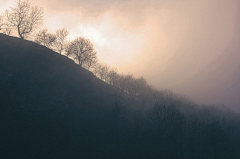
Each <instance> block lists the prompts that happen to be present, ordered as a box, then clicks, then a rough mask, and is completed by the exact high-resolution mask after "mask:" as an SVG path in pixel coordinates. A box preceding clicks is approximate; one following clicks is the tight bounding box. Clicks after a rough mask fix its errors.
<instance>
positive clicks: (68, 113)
mask: <svg viewBox="0 0 240 159" xmlns="http://www.w3.org/2000/svg"><path fill="white" fill-rule="evenodd" d="M0 48H1V49H0V88H1V89H0V99H1V101H0V105H1V111H0V113H1V119H0V120H1V121H2V123H1V124H4V126H3V128H4V130H2V131H1V137H3V136H5V135H8V137H6V138H5V137H4V139H3V140H1V142H2V143H1V145H3V149H2V150H0V152H1V153H4V154H9V155H10V157H11V156H19V154H21V155H22V156H24V154H29V153H30V154H34V156H32V157H29V158H38V157H39V158H42V157H40V156H41V153H43V152H44V153H46V151H45V150H48V148H46V146H47V145H48V146H50V147H52V146H51V144H53V145H54V146H58V142H63V141H65V140H67V141H68V140H72V139H71V136H74V135H72V133H74V132H75V131H76V132H77V131H81V132H84V131H87V130H86V127H88V126H89V125H91V124H95V125H97V124H96V123H98V122H99V120H98V119H99V118H101V117H102V116H107V115H108V112H109V110H110V109H112V105H113V104H114V102H115V99H116V97H118V96H124V94H123V93H122V91H120V90H119V89H117V88H115V87H112V86H110V85H108V84H106V83H105V82H103V81H101V80H100V79H98V78H97V77H95V76H94V75H93V74H92V73H91V72H89V71H88V70H85V69H84V68H82V67H80V66H78V65H77V64H75V63H74V61H73V60H71V59H69V58H67V57H65V56H61V55H59V54H58V53H56V52H54V51H52V50H50V49H48V48H46V47H44V46H40V45H38V44H35V43H33V42H30V41H26V40H22V39H19V38H15V37H10V36H6V35H3V34H0ZM81 123H82V124H83V125H81ZM5 124H7V125H8V126H6V125H5ZM101 124H103V125H104V123H101ZM101 124H100V123H99V128H96V129H100V128H101V126H100V125H101ZM5 126H6V127H5ZM66 127H71V129H73V130H71V131H70V130H69V131H70V132H64V131H65V130H64V129H65V128H66ZM48 129H49V130H48ZM66 129H67V128H66ZM75 129H77V130H75ZM79 129H81V130H79ZM101 129H102V128H101ZM41 131H42V132H41ZM2 133H3V134H2ZM46 133H47V134H46ZM48 133H49V134H48ZM68 133H69V134H68ZM86 133H87V132H86ZM83 134H84V133H83ZM87 134H88V133H87ZM42 135H45V136H47V137H48V138H49V139H47V140H49V141H48V142H47V143H49V144H47V143H44V142H46V140H45V141H44V139H43V138H44V136H42ZM85 135H86V134H85ZM80 138H84V137H80ZM35 142H36V143H39V142H40V143H39V144H40V145H31V144H35ZM41 144H42V145H41ZM43 145H44V147H42V146H43ZM60 145H61V144H60ZM62 146H66V148H67V147H68V145H62ZM34 147H38V148H34ZM42 148H43V149H45V150H41V149H42ZM51 149H54V147H52V148H51ZM8 150H9V151H8ZM27 150H28V151H27ZM4 151H6V152H4ZM15 151H17V152H15ZM26 151H27V152H26ZM36 151H38V152H36ZM49 151H50V150H49ZM54 151H59V152H58V153H59V154H58V155H57V156H59V157H61V155H60V154H61V151H60V150H59V149H55V150H54ZM89 151H90V150H89ZM1 153H0V154H1ZM49 153H50V152H49ZM35 155H36V156H35ZM39 155H40V156H39ZM44 155H46V154H44ZM54 155H56V154H54ZM50 156H51V155H50ZM64 156H65V157H66V154H65V155H64ZM8 157H9V156H8ZM8 157H7V158H8ZM25 157H26V156H25ZM25 157H24V158H25ZM65 157H63V158H65ZM43 158H44V157H43ZM50 158H52V157H50Z"/></svg>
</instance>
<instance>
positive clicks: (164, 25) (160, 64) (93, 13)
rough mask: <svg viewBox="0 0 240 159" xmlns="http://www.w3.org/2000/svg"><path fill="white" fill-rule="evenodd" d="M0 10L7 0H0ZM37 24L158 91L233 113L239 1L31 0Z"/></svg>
mask: <svg viewBox="0 0 240 159" xmlns="http://www.w3.org/2000/svg"><path fill="white" fill-rule="evenodd" d="M0 4H1V5H0V12H3V11H4V10H6V9H7V8H8V7H9V6H13V5H14V0H0ZM31 4H32V5H37V6H39V7H43V8H44V26H42V28H48V29H49V31H51V32H54V31H55V30H57V29H59V28H63V27H64V28H66V29H68V30H69V32H70V36H69V38H70V39H74V38H75V37H78V36H83V37H86V38H88V39H90V41H91V42H92V43H93V44H94V47H95V50H96V51H97V52H98V53H97V55H98V59H99V60H100V61H101V62H103V63H107V64H109V65H110V66H111V67H117V68H118V70H119V72H123V73H125V74H127V73H132V74H134V75H135V76H136V77H140V76H143V77H144V78H146V79H147V81H148V83H149V84H150V85H152V86H153V87H156V88H158V89H170V90H172V91H174V92H176V93H180V94H184V95H186V96H188V97H189V98H190V99H192V100H194V101H196V102H198V103H200V104H224V105H226V106H229V107H230V108H233V109H234V110H237V111H239V112H240V98H239V97H240V51H239V50H240V45H239V44H240V1H238V0H194V1H193V0H111V1H110V0H88V1H86V0H41V1H39V0H38V1H37V0H31Z"/></svg>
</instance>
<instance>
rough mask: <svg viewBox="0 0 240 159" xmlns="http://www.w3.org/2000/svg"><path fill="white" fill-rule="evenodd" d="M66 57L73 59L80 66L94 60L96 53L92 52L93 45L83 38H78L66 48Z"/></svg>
mask: <svg viewBox="0 0 240 159" xmlns="http://www.w3.org/2000/svg"><path fill="white" fill-rule="evenodd" d="M65 50H66V54H67V56H71V57H72V58H73V59H75V60H76V61H77V62H78V64H79V65H80V66H83V65H84V64H86V63H87V62H88V61H89V60H90V59H96V58H97V56H96V54H97V52H96V51H94V48H93V44H92V43H91V42H90V41H89V40H88V39H85V38H83V37H78V38H76V39H75V40H73V41H72V42H70V43H69V44H68V46H67V47H66V49H65Z"/></svg>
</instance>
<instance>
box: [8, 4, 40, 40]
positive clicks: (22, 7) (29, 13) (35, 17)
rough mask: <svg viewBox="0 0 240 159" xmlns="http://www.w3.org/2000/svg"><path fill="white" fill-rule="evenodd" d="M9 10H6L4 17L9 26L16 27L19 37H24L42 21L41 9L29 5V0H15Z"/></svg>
mask: <svg viewBox="0 0 240 159" xmlns="http://www.w3.org/2000/svg"><path fill="white" fill-rule="evenodd" d="M16 3H17V4H16V6H15V7H13V8H12V7H11V11H8V10H6V12H5V17H6V20H7V22H8V24H9V25H10V26H11V27H14V28H16V29H17V32H18V35H19V37H20V38H22V39H25V38H26V37H27V36H29V35H30V34H31V33H32V32H33V31H34V30H35V29H37V28H38V27H39V25H41V24H42V22H43V9H42V8H39V7H37V6H33V7H31V5H30V2H29V0H17V1H16Z"/></svg>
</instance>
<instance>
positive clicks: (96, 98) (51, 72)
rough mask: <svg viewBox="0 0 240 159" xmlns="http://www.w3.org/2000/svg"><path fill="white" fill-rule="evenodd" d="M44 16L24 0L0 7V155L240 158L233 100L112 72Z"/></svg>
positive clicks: (86, 42)
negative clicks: (196, 97)
mask: <svg viewBox="0 0 240 159" xmlns="http://www.w3.org/2000/svg"><path fill="white" fill-rule="evenodd" d="M1 2H2V1H0V3H1ZM0 5H1V4H0ZM44 19H45V18H44V10H43V8H41V7H39V6H34V5H32V3H30V1H29V0H16V1H15V3H14V5H13V6H10V7H9V8H7V10H6V9H5V11H4V12H3V13H1V14H0V158H1V159H10V158H14V159H20V158H21V159H26V158H29V159H30V158H31V159H35V158H36V159H37V158H39V159H59V158H63V159H67V158H69V159H71V158H78V159H155V158H156V159H157V158H158V159H239V158H240V115H239V114H238V113H237V112H235V111H234V110H233V109H231V108H229V107H228V106H227V105H220V104H216V105H213V104H199V103H198V102H195V101H193V100H191V99H190V98H188V96H187V95H181V94H179V93H174V91H171V90H169V89H157V88H155V87H154V86H152V85H151V84H150V83H149V82H148V80H146V79H145V78H144V77H141V76H140V77H136V76H135V75H133V74H131V73H120V71H118V69H117V68H116V67H113V66H111V65H109V64H107V63H105V62H101V60H99V59H98V54H97V50H96V49H95V45H94V44H93V43H92V42H91V40H90V39H89V38H86V37H84V36H75V37H74V38H69V35H70V31H69V30H68V29H66V28H63V27H62V28H58V26H56V27H55V26H54V28H55V31H52V30H51V29H49V28H45V27H43V26H44ZM100 40H101V39H100ZM237 51H239V50H237ZM160 78H161V77H160ZM176 80H177V79H176Z"/></svg>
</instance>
